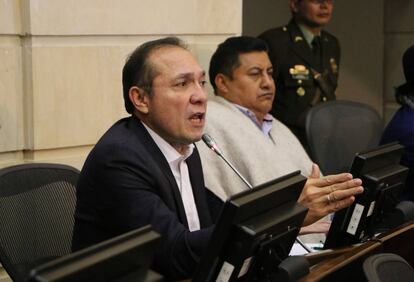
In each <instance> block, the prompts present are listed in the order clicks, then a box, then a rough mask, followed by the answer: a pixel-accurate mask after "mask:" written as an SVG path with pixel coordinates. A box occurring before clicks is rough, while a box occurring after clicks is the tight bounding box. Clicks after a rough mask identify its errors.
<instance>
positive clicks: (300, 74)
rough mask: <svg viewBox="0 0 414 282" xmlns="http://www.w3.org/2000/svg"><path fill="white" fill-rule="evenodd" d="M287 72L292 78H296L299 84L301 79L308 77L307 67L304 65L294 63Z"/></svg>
mask: <svg viewBox="0 0 414 282" xmlns="http://www.w3.org/2000/svg"><path fill="white" fill-rule="evenodd" d="M289 73H290V75H291V76H292V78H293V79H295V80H298V83H299V84H301V83H302V80H308V79H309V69H307V68H306V67H305V66H304V65H294V66H293V68H290V69H289ZM299 81H300V82H299Z"/></svg>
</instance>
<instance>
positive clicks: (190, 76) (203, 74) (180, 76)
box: [173, 70, 206, 79]
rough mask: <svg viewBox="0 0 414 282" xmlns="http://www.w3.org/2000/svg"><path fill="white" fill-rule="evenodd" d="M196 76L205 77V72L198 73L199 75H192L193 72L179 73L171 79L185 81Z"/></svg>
mask: <svg viewBox="0 0 414 282" xmlns="http://www.w3.org/2000/svg"><path fill="white" fill-rule="evenodd" d="M197 74H199V76H201V77H204V76H206V71H205V70H203V71H200V72H199V73H194V72H185V73H180V74H177V75H176V76H175V77H174V78H173V79H180V78H186V79H193V78H194V77H195V76H197Z"/></svg>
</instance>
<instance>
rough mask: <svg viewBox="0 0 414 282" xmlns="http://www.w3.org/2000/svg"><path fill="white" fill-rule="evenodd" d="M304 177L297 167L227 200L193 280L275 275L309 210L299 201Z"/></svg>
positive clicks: (223, 279) (251, 279) (231, 279)
mask: <svg viewBox="0 0 414 282" xmlns="http://www.w3.org/2000/svg"><path fill="white" fill-rule="evenodd" d="M305 182H306V178H305V177H303V176H302V175H300V172H299V171H297V172H294V173H291V174H288V175H286V176H284V177H281V178H278V179H275V180H273V181H270V182H268V183H265V184H262V185H260V186H257V187H255V188H253V189H251V190H248V191H244V192H242V193H240V194H237V195H234V196H232V197H231V198H230V199H229V200H227V201H226V203H225V204H224V207H223V209H222V212H221V214H220V217H219V219H218V221H217V223H216V226H215V229H214V232H213V234H212V237H211V239H210V242H209V247H208V251H207V253H206V254H205V255H204V256H203V257H202V259H201V262H200V264H199V267H198V269H197V271H196V274H195V276H194V279H193V280H192V281H197V282H200V281H237V280H239V279H240V280H243V281H254V280H255V279H259V280H261V278H263V277H267V276H272V277H275V276H276V275H277V273H276V272H277V266H278V264H279V263H280V262H281V261H282V260H283V259H285V258H286V257H287V256H288V254H289V252H290V249H291V248H292V245H293V243H294V241H295V238H296V236H297V235H298V232H299V230H300V227H301V226H302V222H303V220H304V218H305V215H306V213H307V209H306V208H305V207H303V206H301V205H299V204H298V203H297V200H298V198H299V195H300V193H301V191H302V188H303V186H304V184H305Z"/></svg>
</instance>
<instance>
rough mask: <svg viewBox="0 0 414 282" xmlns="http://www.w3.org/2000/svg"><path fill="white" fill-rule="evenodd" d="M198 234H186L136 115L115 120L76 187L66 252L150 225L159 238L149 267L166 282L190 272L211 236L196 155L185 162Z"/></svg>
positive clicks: (173, 193) (165, 173) (168, 178)
mask: <svg viewBox="0 0 414 282" xmlns="http://www.w3.org/2000/svg"><path fill="white" fill-rule="evenodd" d="M187 164H188V168H189V173H190V180H191V184H192V187H193V193H194V198H195V202H196V206H197V211H198V215H199V218H200V225H201V227H202V230H200V231H195V232H189V230H188V224H187V219H186V215H185V211H184V206H183V203H182V200H181V195H180V192H179V190H178V186H177V184H176V181H175V179H174V176H173V174H172V172H171V169H170V167H169V165H168V162H167V160H166V159H165V157H164V155H163V154H162V153H161V151H160V149H159V148H158V146H157V145H156V144H155V142H154V141H153V139H152V138H151V136H150V135H149V133H148V131H147V130H146V129H145V127H144V126H143V125H142V123H141V122H140V121H139V120H138V119H137V118H136V117H129V118H124V119H121V120H119V121H118V122H116V123H115V124H114V125H113V126H112V127H111V128H110V129H109V130H108V131H107V132H106V133H105V134H104V135H103V136H102V138H101V139H100V140H99V142H98V143H97V144H96V146H95V147H94V148H93V150H92V151H91V153H90V154H89V156H88V158H87V159H86V162H85V164H84V167H83V169H82V171H81V175H80V178H79V182H78V185H77V206H76V213H75V227H74V234H73V241H72V249H73V250H74V251H75V250H78V249H81V248H84V247H86V246H89V245H92V244H95V243H98V242H100V241H103V240H106V239H109V238H111V237H114V236H117V235H120V234H122V233H125V232H127V231H130V230H133V229H136V228H139V227H142V226H144V225H147V224H151V225H152V227H153V228H154V229H155V230H156V231H157V232H159V233H160V234H161V235H162V239H161V243H160V246H159V247H158V249H157V251H156V254H155V259H154V263H153V269H154V270H156V271H158V272H159V273H161V274H162V275H164V276H165V277H166V278H167V279H168V281H170V280H175V279H183V278H188V277H190V275H191V274H192V273H193V271H194V269H195V266H196V264H197V262H198V260H199V257H200V256H201V254H202V253H203V251H204V250H205V248H206V245H207V243H208V239H209V237H210V234H211V232H212V228H213V226H212V220H211V217H210V214H209V209H208V205H207V199H206V194H205V193H206V192H205V187H204V179H203V174H202V168H201V162H200V158H199V154H198V151H197V150H196V149H195V150H194V152H193V154H192V155H191V156H190V157H189V158H188V159H187Z"/></svg>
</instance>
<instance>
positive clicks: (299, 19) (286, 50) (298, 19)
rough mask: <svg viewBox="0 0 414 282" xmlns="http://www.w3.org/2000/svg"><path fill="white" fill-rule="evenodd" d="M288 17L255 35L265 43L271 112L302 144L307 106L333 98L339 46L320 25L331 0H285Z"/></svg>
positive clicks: (326, 17)
mask: <svg viewBox="0 0 414 282" xmlns="http://www.w3.org/2000/svg"><path fill="white" fill-rule="evenodd" d="M289 6H290V10H291V12H292V19H291V20H290V22H289V23H288V25H286V26H283V27H279V28H274V29H270V30H268V31H266V32H264V33H263V34H261V35H260V36H259V37H260V38H261V39H263V40H265V41H266V42H267V44H268V45H269V56H270V59H271V61H272V64H273V67H274V69H275V71H274V79H275V82H276V87H277V90H276V98H275V100H274V102H273V109H272V112H271V113H272V114H273V115H274V116H275V117H277V118H278V119H279V120H280V121H282V122H283V123H285V124H286V125H287V126H288V127H289V128H290V129H291V130H292V131H293V132H294V133H295V134H296V136H297V137H298V138H299V140H300V141H301V142H302V144H303V145H305V147H307V144H306V135H305V118H306V113H307V111H308V110H309V108H310V107H312V106H314V105H316V104H318V103H321V102H324V101H327V100H334V99H335V89H336V86H337V79H338V67H339V58H340V47H339V42H338V40H337V39H336V38H335V37H334V36H333V35H331V34H329V33H328V32H326V31H324V30H322V28H323V27H324V26H325V25H326V24H328V23H329V21H330V19H331V15H332V10H333V0H289Z"/></svg>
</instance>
